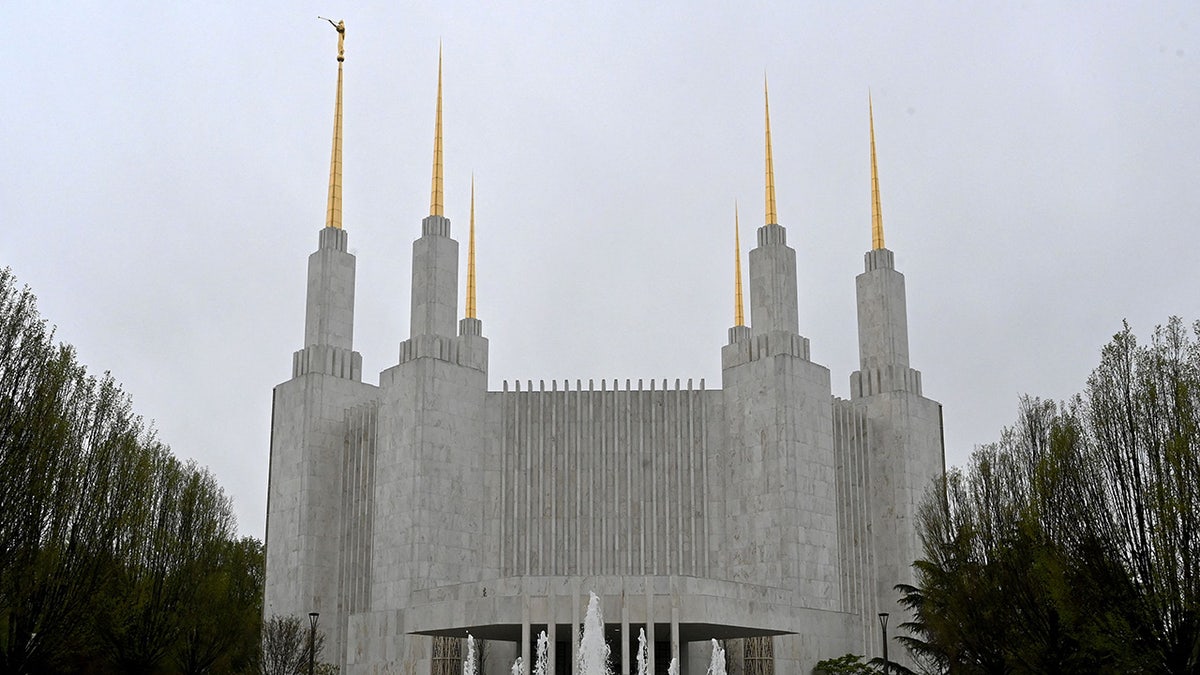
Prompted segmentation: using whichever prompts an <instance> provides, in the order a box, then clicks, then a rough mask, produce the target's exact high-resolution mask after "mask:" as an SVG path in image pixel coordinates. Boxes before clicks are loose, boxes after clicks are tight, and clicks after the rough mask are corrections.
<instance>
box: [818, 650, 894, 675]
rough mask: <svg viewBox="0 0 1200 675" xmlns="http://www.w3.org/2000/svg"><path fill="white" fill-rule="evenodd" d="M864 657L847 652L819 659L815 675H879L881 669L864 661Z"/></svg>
mask: <svg viewBox="0 0 1200 675" xmlns="http://www.w3.org/2000/svg"><path fill="white" fill-rule="evenodd" d="M862 659H863V657H861V656H858V655H856V654H846V655H844V656H839V657H837V658H836V659H825V660H824V661H819V662H818V663H817V665H816V667H815V668H813V675H877V674H878V673H879V672H881V671H879V670H877V669H875V668H873V667H872V666H870V665H869V664H866V663H863V661H862Z"/></svg>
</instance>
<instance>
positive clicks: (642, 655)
mask: <svg viewBox="0 0 1200 675" xmlns="http://www.w3.org/2000/svg"><path fill="white" fill-rule="evenodd" d="M647 658H648V656H647V654H646V629H645V628H639V629H638V650H637V673H638V675H650V671H649V670H648V667H649V664H647V663H646V659H647Z"/></svg>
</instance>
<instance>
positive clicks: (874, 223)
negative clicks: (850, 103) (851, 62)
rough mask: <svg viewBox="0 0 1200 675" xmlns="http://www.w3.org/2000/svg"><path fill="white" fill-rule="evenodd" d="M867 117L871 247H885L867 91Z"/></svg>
mask: <svg viewBox="0 0 1200 675" xmlns="http://www.w3.org/2000/svg"><path fill="white" fill-rule="evenodd" d="M867 118H868V119H869V120H870V124H871V248H872V249H878V248H883V247H884V246H883V210H882V209H880V208H879V168H878V167H877V166H876V164H875V110H874V108H873V107H872V105H871V93H870V92H867Z"/></svg>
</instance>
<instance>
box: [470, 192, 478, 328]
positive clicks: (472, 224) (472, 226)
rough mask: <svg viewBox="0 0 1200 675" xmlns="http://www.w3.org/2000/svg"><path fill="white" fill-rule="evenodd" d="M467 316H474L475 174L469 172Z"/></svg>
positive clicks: (472, 317) (475, 317) (473, 317)
mask: <svg viewBox="0 0 1200 675" xmlns="http://www.w3.org/2000/svg"><path fill="white" fill-rule="evenodd" d="M467 318H468V319H477V318H479V317H477V316H475V174H471V235H470V239H469V243H468V244H467Z"/></svg>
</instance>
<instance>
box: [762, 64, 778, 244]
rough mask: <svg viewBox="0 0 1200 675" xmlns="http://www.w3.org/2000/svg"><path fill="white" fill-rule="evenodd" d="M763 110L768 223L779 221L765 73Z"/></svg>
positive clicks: (769, 107) (764, 76) (769, 105)
mask: <svg viewBox="0 0 1200 675" xmlns="http://www.w3.org/2000/svg"><path fill="white" fill-rule="evenodd" d="M763 110H764V111H765V112H766V117H767V218H766V220H767V222H766V223H765V224H766V225H771V224H773V223H777V222H779V216H778V215H777V214H776V213H775V163H774V162H772V161H771V101H770V98H769V97H768V96H767V76H766V75H763Z"/></svg>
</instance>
